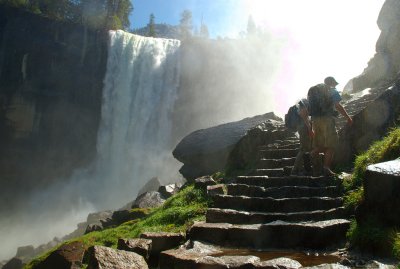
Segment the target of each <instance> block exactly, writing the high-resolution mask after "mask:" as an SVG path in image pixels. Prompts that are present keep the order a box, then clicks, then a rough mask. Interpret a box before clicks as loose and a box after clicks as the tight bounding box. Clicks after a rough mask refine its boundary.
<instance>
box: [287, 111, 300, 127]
mask: <svg viewBox="0 0 400 269" xmlns="http://www.w3.org/2000/svg"><path fill="white" fill-rule="evenodd" d="M300 121H301V117H300V115H299V112H298V108H297V105H294V106H291V107H290V108H289V110H288V112H287V114H285V126H286V128H288V129H289V130H291V131H297V126H298V125H299V122H300Z"/></svg>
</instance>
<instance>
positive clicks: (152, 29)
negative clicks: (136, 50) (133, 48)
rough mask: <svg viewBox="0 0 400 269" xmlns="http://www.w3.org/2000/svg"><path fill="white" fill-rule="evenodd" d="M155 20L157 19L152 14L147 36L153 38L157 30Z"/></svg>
mask: <svg viewBox="0 0 400 269" xmlns="http://www.w3.org/2000/svg"><path fill="white" fill-rule="evenodd" d="M155 18H156V17H155V16H154V14H153V13H151V14H150V19H149V23H148V24H147V29H148V32H147V36H152V37H155V36H156V29H155V23H154V20H155Z"/></svg>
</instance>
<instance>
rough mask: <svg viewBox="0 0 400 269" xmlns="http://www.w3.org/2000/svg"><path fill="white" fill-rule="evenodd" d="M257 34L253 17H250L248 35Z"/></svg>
mask: <svg viewBox="0 0 400 269" xmlns="http://www.w3.org/2000/svg"><path fill="white" fill-rule="evenodd" d="M256 33H257V27H256V24H255V22H254V19H253V16H251V15H250V16H249V19H248V20H247V35H254V34H256Z"/></svg>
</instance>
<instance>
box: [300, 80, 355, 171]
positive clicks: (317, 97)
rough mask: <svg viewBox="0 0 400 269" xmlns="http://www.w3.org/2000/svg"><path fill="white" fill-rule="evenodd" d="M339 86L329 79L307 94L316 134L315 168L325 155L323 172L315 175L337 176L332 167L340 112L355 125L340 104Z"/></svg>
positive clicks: (313, 153)
mask: <svg viewBox="0 0 400 269" xmlns="http://www.w3.org/2000/svg"><path fill="white" fill-rule="evenodd" d="M338 84H339V83H338V82H337V81H336V80H335V79H334V78H333V77H327V78H325V80H324V83H322V84H318V85H315V86H313V87H311V88H310V89H309V91H308V94H307V99H308V101H309V107H310V110H309V112H310V116H311V121H312V125H313V130H314V133H315V136H314V141H313V150H312V151H311V155H312V159H313V163H314V168H315V167H317V166H318V165H316V164H315V163H316V162H318V156H319V154H320V153H324V160H323V167H322V171H316V170H315V169H314V175H317V174H319V173H321V172H322V173H323V174H324V175H325V176H333V175H335V173H334V172H332V170H331V165H332V160H333V155H334V153H335V148H336V146H337V144H338V142H339V138H338V134H337V132H336V123H335V118H336V116H337V114H338V112H339V113H340V114H342V115H343V117H345V118H346V119H347V123H348V124H349V125H351V124H353V120H352V119H351V118H350V116H349V115H348V114H347V112H346V110H345V109H344V107H343V106H342V105H341V104H340V101H341V100H342V97H341V96H340V94H339V92H338V91H337V90H336V86H337V85H338Z"/></svg>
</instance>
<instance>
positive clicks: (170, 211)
mask: <svg viewBox="0 0 400 269" xmlns="http://www.w3.org/2000/svg"><path fill="white" fill-rule="evenodd" d="M209 203H210V200H209V198H208V197H207V195H206V193H205V192H204V191H202V190H199V189H196V188H194V186H193V185H190V186H188V187H186V188H184V189H183V190H181V191H180V192H178V193H177V194H175V195H174V196H172V197H170V198H169V199H168V200H167V201H166V202H165V203H164V204H163V205H162V206H160V207H157V208H154V209H151V210H149V212H148V215H147V216H146V217H144V218H142V219H138V220H132V221H128V222H125V223H123V224H122V225H120V226H118V227H115V228H110V229H106V230H103V231H97V232H91V233H88V234H86V235H83V236H81V237H79V238H76V239H73V240H70V241H68V242H65V243H64V244H68V243H70V242H73V241H80V242H82V243H83V244H84V246H85V248H89V247H91V246H95V245H101V246H107V247H111V248H116V247H117V243H118V239H119V238H137V237H139V235H140V234H141V233H143V232H184V231H186V229H187V228H188V227H190V226H191V225H192V224H193V223H194V221H197V220H204V218H205V212H206V210H207V208H208V205H209ZM54 250H55V249H54ZM54 250H53V251H54ZM51 252H52V251H49V252H48V253H46V254H44V255H42V256H40V257H38V258H36V259H34V260H32V261H31V262H30V263H29V264H27V265H26V266H25V267H24V268H25V269H33V268H35V266H36V265H37V264H39V262H40V261H43V260H44V259H45V258H46V257H47V256H48V255H50V253H51Z"/></svg>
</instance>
